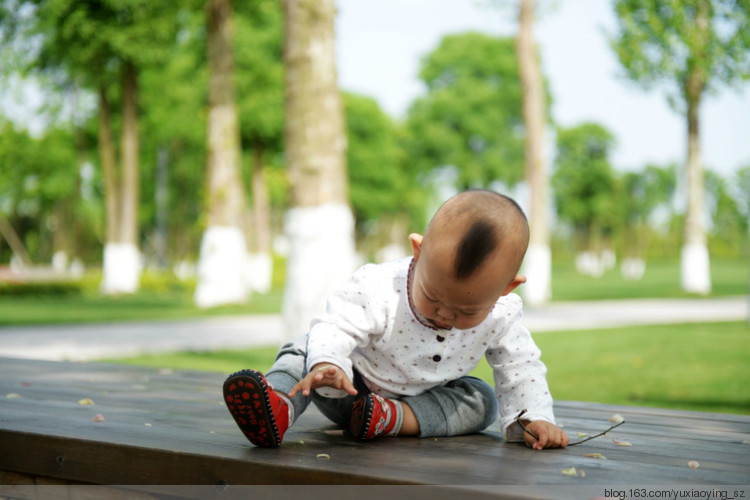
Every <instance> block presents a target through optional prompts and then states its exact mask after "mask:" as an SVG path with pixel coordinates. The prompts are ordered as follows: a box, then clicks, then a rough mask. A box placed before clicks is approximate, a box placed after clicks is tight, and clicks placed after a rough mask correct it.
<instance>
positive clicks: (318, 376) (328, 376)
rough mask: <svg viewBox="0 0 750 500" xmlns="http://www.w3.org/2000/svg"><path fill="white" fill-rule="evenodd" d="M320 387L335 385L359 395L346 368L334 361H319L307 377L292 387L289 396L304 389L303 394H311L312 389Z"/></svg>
mask: <svg viewBox="0 0 750 500" xmlns="http://www.w3.org/2000/svg"><path fill="white" fill-rule="evenodd" d="M319 387H333V388H334V389H340V390H343V391H346V393H347V394H351V395H352V396H356V395H357V390H356V389H355V388H354V384H352V381H351V380H350V379H349V377H348V376H347V375H346V373H345V372H344V370H342V369H341V368H339V367H338V366H336V365H334V364H332V363H318V364H316V365H315V366H313V367H312V368H311V369H310V371H309V373H308V374H307V375H305V378H303V379H302V380H300V381H299V382H297V383H296V384H295V385H294V387H292V390H291V391H289V397H294V395H295V394H297V393H298V392H299V391H302V394H303V395H305V396H309V395H310V390H311V389H317V388H319Z"/></svg>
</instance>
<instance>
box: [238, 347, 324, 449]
mask: <svg viewBox="0 0 750 500" xmlns="http://www.w3.org/2000/svg"><path fill="white" fill-rule="evenodd" d="M305 351H306V337H301V338H298V339H296V340H295V341H293V342H291V343H289V344H287V345H285V346H284V347H282V348H281V351H280V352H279V354H278V356H277V357H276V361H275V362H274V364H273V366H272V367H271V369H270V370H269V371H268V373H267V374H266V376H263V374H261V373H260V372H257V371H255V370H241V371H239V372H236V373H233V374H232V375H230V376H229V377H228V378H227V379H226V381H225V382H224V386H223V391H224V400H225V402H226V405H227V409H228V410H229V413H230V414H231V415H232V417H233V418H234V420H235V422H236V423H237V425H238V426H239V428H240V430H242V432H243V434H245V437H247V438H248V440H250V442H251V443H253V444H254V445H256V446H264V447H276V446H279V445H281V442H282V440H283V439H284V433H285V432H286V430H287V429H288V428H289V427H290V426H291V425H292V424H293V423H294V421H295V420H296V419H297V417H299V416H300V415H301V414H302V412H304V411H305V409H306V408H307V405H308V404H309V401H310V398H308V397H305V396H303V395H302V393H301V392H300V393H298V394H297V395H296V396H295V397H294V398H289V397H288V396H287V394H288V393H289V391H290V390H291V388H292V387H294V385H295V384H296V383H297V381H299V380H301V379H302V377H303V376H304V374H305Z"/></svg>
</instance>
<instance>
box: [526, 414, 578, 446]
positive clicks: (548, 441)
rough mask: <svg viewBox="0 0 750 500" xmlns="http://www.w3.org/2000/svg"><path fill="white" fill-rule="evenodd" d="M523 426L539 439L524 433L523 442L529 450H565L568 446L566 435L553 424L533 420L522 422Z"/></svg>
mask: <svg viewBox="0 0 750 500" xmlns="http://www.w3.org/2000/svg"><path fill="white" fill-rule="evenodd" d="M524 425H525V426H526V428H527V429H528V430H529V431H531V432H533V433H534V434H535V435H536V436H537V437H538V438H539V439H538V440H537V439H534V436H531V435H530V434H529V433H528V432H524V433H523V440H524V441H525V442H526V446H528V447H529V448H533V449H535V450H542V449H544V448H565V447H566V446H567V445H568V441H569V438H568V435H567V434H565V433H564V432H563V430H562V429H560V428H559V427H558V426H556V425H555V424H551V423H549V422H545V421H544V420H535V421H533V422H524Z"/></svg>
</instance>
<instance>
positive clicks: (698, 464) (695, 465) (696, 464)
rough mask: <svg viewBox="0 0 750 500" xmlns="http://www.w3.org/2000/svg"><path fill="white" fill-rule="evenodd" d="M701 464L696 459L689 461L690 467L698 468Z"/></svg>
mask: <svg viewBox="0 0 750 500" xmlns="http://www.w3.org/2000/svg"><path fill="white" fill-rule="evenodd" d="M700 466H701V464H700V463H699V462H697V461H695V460H691V461H689V462H688V467H690V468H691V469H697V468H698V467H700Z"/></svg>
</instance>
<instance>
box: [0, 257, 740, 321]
mask: <svg viewBox="0 0 750 500" xmlns="http://www.w3.org/2000/svg"><path fill="white" fill-rule="evenodd" d="M276 270H277V271H278V272H277V274H278V276H283V262H278V259H277V263H276ZM749 271H750V263H748V262H747V260H745V259H723V260H722V259H713V260H712V262H711V273H712V281H713V288H712V296H721V295H743V294H746V293H748V272H749ZM99 279H100V277H99V276H96V275H95V276H90V277H87V278H86V283H85V284H84V285H83V286H82V287H81V289H82V290H79V291H78V293H64V294H53V293H38V294H31V293H28V290H26V292H25V293H23V294H21V293H19V294H15V295H14V294H12V293H2V294H0V326H4V325H5V326H7V325H22V324H40V323H47V324H50V323H77V322H95V321H132V320H150V319H174V318H191V317H201V316H209V315H222V314H227V315H228V314H254V313H277V312H279V311H280V310H281V301H282V295H283V283H281V282H280V279H281V278H280V277H276V278H274V280H275V283H274V287H273V291H272V292H271V293H269V294H267V295H257V294H256V295H254V296H253V298H252V301H251V302H250V303H248V304H247V305H242V306H228V307H219V308H212V309H207V310H203V309H199V308H197V307H195V305H193V302H192V286H191V285H189V284H184V283H176V282H175V280H170V279H167V278H154V277H147V275H145V274H144V277H143V278H142V280H141V281H142V284H143V291H141V292H139V293H137V294H135V295H126V296H121V297H104V296H101V295H100V294H99V293H98V292H97V291H96V290H97V287H98V283H99ZM552 294H553V297H552V298H553V300H596V299H626V298H636V297H652V298H659V297H685V296H687V294H685V293H684V292H682V291H681V290H680V285H679V262H677V261H674V262H672V261H650V262H649V263H648V264H647V269H646V275H645V276H644V278H643V279H642V280H641V281H625V280H624V279H623V278H622V277H621V276H620V273H619V271H618V270H611V271H608V272H607V273H605V275H604V276H603V277H601V278H590V277H586V276H581V275H579V274H578V273H576V271H575V269H574V267H573V264H572V262H569V261H566V262H555V264H554V266H553V274H552Z"/></svg>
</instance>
